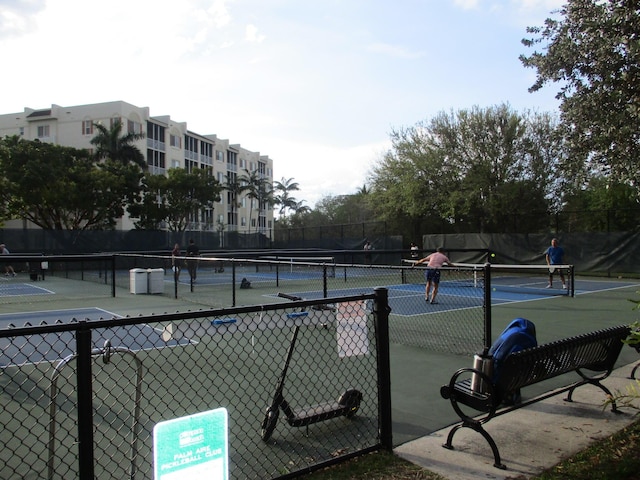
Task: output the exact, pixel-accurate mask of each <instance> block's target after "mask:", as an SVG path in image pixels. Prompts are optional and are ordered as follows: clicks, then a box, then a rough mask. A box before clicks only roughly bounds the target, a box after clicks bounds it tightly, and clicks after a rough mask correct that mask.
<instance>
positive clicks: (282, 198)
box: [273, 177, 300, 216]
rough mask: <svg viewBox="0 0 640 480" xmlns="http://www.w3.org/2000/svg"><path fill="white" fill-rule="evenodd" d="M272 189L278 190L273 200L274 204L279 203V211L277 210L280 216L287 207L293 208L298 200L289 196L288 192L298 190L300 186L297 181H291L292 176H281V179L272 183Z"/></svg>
mask: <svg viewBox="0 0 640 480" xmlns="http://www.w3.org/2000/svg"><path fill="white" fill-rule="evenodd" d="M273 190H274V191H275V192H278V193H277V195H276V196H275V198H274V202H275V204H276V205H280V211H279V212H278V213H280V216H284V215H285V214H286V211H287V209H290V210H295V208H296V206H297V205H298V201H297V200H296V199H295V198H294V197H292V196H290V193H291V192H294V191H297V190H300V187H299V186H298V183H297V182H294V181H293V178H284V177H282V180H281V181H279V182H278V181H276V182H275V183H274V185H273Z"/></svg>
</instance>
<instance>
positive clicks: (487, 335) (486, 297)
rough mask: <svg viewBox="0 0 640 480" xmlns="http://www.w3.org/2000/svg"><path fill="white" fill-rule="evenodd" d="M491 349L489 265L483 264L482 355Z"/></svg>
mask: <svg viewBox="0 0 640 480" xmlns="http://www.w3.org/2000/svg"><path fill="white" fill-rule="evenodd" d="M490 348H491V264H490V263H485V264H484V354H485V355H487V354H488V353H489V349H490Z"/></svg>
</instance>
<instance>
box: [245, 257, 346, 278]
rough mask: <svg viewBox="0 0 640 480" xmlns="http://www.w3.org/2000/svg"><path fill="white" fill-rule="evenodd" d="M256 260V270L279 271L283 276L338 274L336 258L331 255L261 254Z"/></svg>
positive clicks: (301, 276) (310, 276)
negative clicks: (293, 255) (290, 255)
mask: <svg viewBox="0 0 640 480" xmlns="http://www.w3.org/2000/svg"><path fill="white" fill-rule="evenodd" d="M257 260H258V261H256V262H255V266H256V272H269V273H274V272H275V273H277V274H278V275H280V276H282V277H283V278H287V277H292V278H300V279H304V278H309V279H312V278H322V277H323V276H324V275H325V272H326V276H327V277H329V278H335V276H336V259H335V257H331V256H306V257H297V256H296V257H286V256H284V257H283V256H278V255H276V256H261V257H258V259H257Z"/></svg>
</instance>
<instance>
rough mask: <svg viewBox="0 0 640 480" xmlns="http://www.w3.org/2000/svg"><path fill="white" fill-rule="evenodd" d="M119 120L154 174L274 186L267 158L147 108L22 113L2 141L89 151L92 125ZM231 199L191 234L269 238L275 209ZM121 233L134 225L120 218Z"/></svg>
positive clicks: (200, 217)
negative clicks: (248, 177)
mask: <svg viewBox="0 0 640 480" xmlns="http://www.w3.org/2000/svg"><path fill="white" fill-rule="evenodd" d="M117 119H119V120H121V122H122V125H123V132H135V133H144V134H145V138H144V139H143V140H139V141H138V142H137V145H136V146H137V147H138V149H139V150H140V151H141V152H142V153H143V154H144V156H145V158H146V162H147V165H148V168H149V171H150V172H151V173H154V174H157V175H164V174H165V173H166V172H167V170H169V169H171V168H185V169H187V170H189V171H192V170H194V169H196V168H207V167H211V168H212V170H213V175H215V176H216V179H217V180H218V181H219V182H220V183H222V184H227V180H228V179H230V180H232V181H235V180H236V179H237V178H238V177H239V176H242V175H244V174H246V171H248V172H250V173H252V172H255V173H256V174H257V175H258V177H259V178H261V179H265V180H266V181H267V182H269V183H272V182H273V161H272V160H271V159H270V158H269V157H268V156H266V155H260V153H259V152H253V151H250V150H247V149H245V148H243V147H241V146H240V144H231V143H230V142H229V140H223V139H220V138H218V137H217V136H216V135H211V134H206V135H202V134H198V133H195V132H192V131H190V130H189V129H188V128H187V123H186V122H178V121H176V120H173V119H172V118H171V117H170V116H168V115H163V116H151V115H150V110H149V107H137V106H135V105H132V104H129V103H126V102H123V101H115V102H106V103H95V104H90V105H78V106H72V107H63V106H60V105H51V107H49V108H44V109H32V108H25V109H24V111H23V112H19V113H8V114H2V115H0V136H1V137H2V138H4V137H5V136H7V135H19V136H21V137H24V138H25V139H27V140H35V139H38V140H40V141H42V142H51V143H56V144H59V145H64V146H68V147H75V148H85V149H89V150H91V149H92V145H91V144H90V141H91V139H92V138H93V137H94V135H95V132H94V124H96V123H102V124H103V125H109V126H111V125H113V122H114V121H115V120H117ZM245 170H246V171H245ZM231 196H232V194H231V193H230V192H227V191H223V192H222V194H221V197H222V198H221V201H220V202H218V203H216V204H215V205H214V207H213V208H211V209H207V210H204V211H201V212H194V215H193V218H192V219H191V222H190V225H189V228H188V229H189V230H194V231H204V230H216V231H227V232H229V231H237V232H239V233H256V232H261V233H264V234H265V235H267V236H269V237H270V236H271V232H272V227H273V209H272V207H271V205H269V204H268V203H267V202H265V201H260V202H258V201H257V200H255V199H250V198H247V197H245V196H244V195H241V198H239V199H237V200H238V203H239V205H240V206H236V205H233V202H231ZM16 222H19V221H13V223H14V225H11V223H12V222H8V223H6V226H7V227H11V226H19V225H18V223H16ZM20 226H22V224H21V223H20ZM117 228H118V229H121V230H130V229H132V228H133V222H132V221H131V219H129V218H122V219H120V221H119V222H118V226H117Z"/></svg>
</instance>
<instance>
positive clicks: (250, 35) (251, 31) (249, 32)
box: [245, 25, 266, 43]
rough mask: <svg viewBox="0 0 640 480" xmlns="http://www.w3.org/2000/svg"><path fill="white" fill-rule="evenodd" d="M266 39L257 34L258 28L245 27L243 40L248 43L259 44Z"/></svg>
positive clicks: (252, 26)
mask: <svg viewBox="0 0 640 480" xmlns="http://www.w3.org/2000/svg"><path fill="white" fill-rule="evenodd" d="M265 38H266V37H265V36H264V35H260V34H259V33H258V28H257V27H256V26H255V25H247V26H246V28H245V39H246V40H247V41H248V42H250V43H260V42H262V41H263V40H264V39H265Z"/></svg>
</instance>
